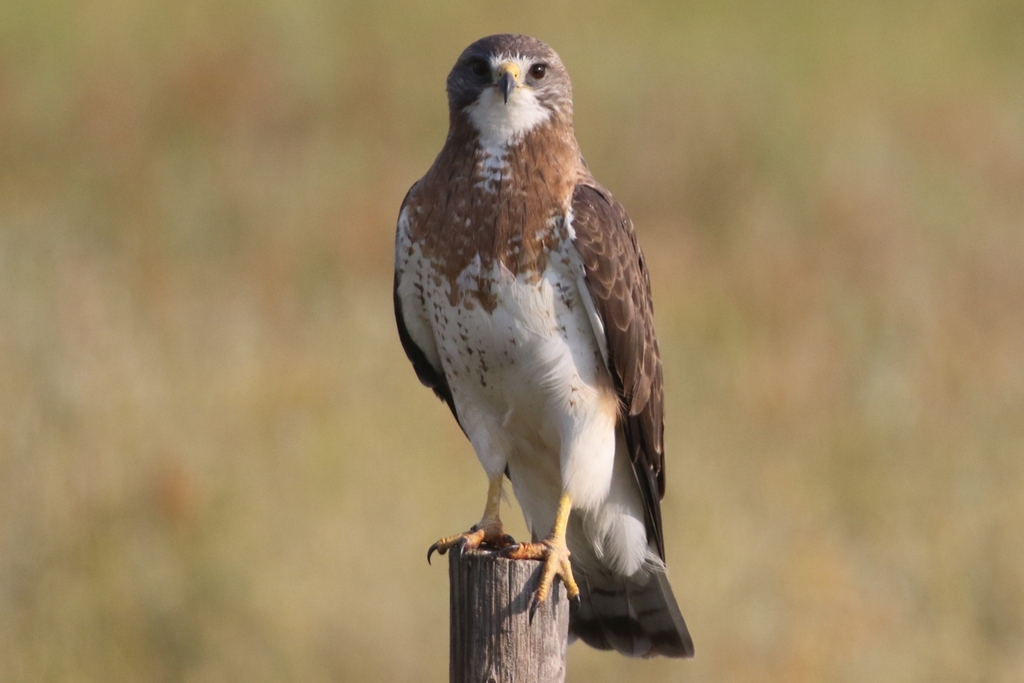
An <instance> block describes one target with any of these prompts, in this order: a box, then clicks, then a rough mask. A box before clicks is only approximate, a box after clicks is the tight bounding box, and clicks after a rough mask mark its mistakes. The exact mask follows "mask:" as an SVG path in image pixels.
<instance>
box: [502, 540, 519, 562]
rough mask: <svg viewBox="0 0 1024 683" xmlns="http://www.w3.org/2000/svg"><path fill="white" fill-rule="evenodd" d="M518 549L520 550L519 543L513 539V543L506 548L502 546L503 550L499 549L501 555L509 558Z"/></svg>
mask: <svg viewBox="0 0 1024 683" xmlns="http://www.w3.org/2000/svg"><path fill="white" fill-rule="evenodd" d="M517 550H519V544H518V543H516V542H515V541H514V540H513V541H512V544H511V545H507V546H505V547H504V548H502V549H501V550H499V551H498V554H499V555H501V556H502V557H505V558H507V557H508V556H509V555H511V554H512V553H514V552H515V551H517Z"/></svg>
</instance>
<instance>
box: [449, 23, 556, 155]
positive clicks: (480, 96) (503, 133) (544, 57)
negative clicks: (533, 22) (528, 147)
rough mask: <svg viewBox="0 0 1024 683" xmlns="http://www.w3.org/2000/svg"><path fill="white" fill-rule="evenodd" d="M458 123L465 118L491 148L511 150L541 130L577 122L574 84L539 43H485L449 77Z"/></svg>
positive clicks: (506, 38) (520, 39)
mask: <svg viewBox="0 0 1024 683" xmlns="http://www.w3.org/2000/svg"><path fill="white" fill-rule="evenodd" d="M448 104H449V108H450V110H451V115H452V119H453V123H455V122H456V120H458V119H459V118H460V117H462V116H466V117H468V119H469V122H470V123H471V124H472V125H473V127H474V128H475V129H476V130H477V132H478V133H479V134H480V137H481V140H482V141H484V142H485V144H488V143H497V144H500V145H504V144H507V143H508V142H509V141H511V140H513V139H515V138H517V137H522V136H523V135H525V134H526V133H528V132H529V131H531V130H533V129H534V128H535V127H537V126H538V125H540V124H542V123H544V122H546V121H548V120H550V119H552V118H554V117H561V118H564V119H566V120H568V121H570V122H571V119H572V84H571V82H570V81H569V74H568V73H567V72H566V70H565V66H564V65H563V64H562V60H561V59H559V57H558V55H557V54H556V53H555V51H554V50H552V49H551V48H550V47H548V46H547V45H545V44H544V43H542V42H541V41H539V40H536V39H535V38H530V37H528V36H518V35H507V34H503V35H496V36H488V37H487V38H481V39H480V40H478V41H476V42H475V43H473V44H472V45H470V46H469V47H467V48H466V49H465V50H464V51H463V53H462V55H460V56H459V59H458V61H456V63H455V66H454V67H453V68H452V70H451V73H449V74H448Z"/></svg>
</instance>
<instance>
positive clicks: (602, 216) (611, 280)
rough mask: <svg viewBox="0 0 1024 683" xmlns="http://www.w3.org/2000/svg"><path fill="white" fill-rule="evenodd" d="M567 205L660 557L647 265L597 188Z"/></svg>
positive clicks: (656, 388)
mask: <svg viewBox="0 0 1024 683" xmlns="http://www.w3.org/2000/svg"><path fill="white" fill-rule="evenodd" d="M572 210H573V218H572V227H573V230H574V231H575V237H574V242H573V244H574V246H575V247H576V251H577V252H578V253H579V254H580V257H581V258H582V260H583V265H584V269H585V272H586V275H585V278H584V280H585V283H586V286H587V290H588V292H589V294H590V297H591V299H592V300H593V305H594V309H595V310H596V312H597V314H598V316H599V317H600V320H601V323H602V324H603V328H604V329H603V332H604V342H605V344H604V348H605V349H606V350H607V355H606V362H607V363H608V369H609V371H610V372H611V374H612V378H613V379H614V381H615V387H616V390H617V391H618V394H619V400H620V401H621V403H622V409H623V425H622V426H623V431H624V433H625V437H626V444H627V446H628V448H629V455H630V459H631V461H632V463H633V471H634V473H635V475H636V478H637V483H638V484H639V485H640V491H641V494H642V496H643V500H644V507H645V511H646V526H647V535H648V538H650V539H653V540H654V541H655V543H656V544H657V547H658V552H659V554H660V555H661V557H662V559H664V557H665V547H664V541H663V539H662V532H661V504H660V501H661V499H662V497H663V496H664V495H665V448H664V417H665V409H664V402H663V399H664V389H663V384H662V382H663V380H662V370H661V354H660V352H659V350H658V340H657V338H656V337H655V334H654V309H653V305H652V302H651V283H650V277H649V275H648V272H647V263H646V261H645V260H644V255H643V252H642V251H641V250H640V245H639V243H638V242H637V239H636V233H635V232H634V231H633V223H632V221H630V220H629V216H627V215H626V211H625V210H624V209H623V208H622V205H621V204H619V203H618V202H617V201H615V199H614V198H613V197H612V196H611V193H609V192H608V191H607V190H605V189H604V188H603V187H601V186H600V185H597V184H596V183H593V184H587V183H584V184H580V185H577V186H576V190H575V192H574V193H573V201H572ZM596 327H597V326H595V328H596ZM595 332H597V333H599V334H600V331H599V330H597V329H595Z"/></svg>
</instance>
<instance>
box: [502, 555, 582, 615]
mask: <svg viewBox="0 0 1024 683" xmlns="http://www.w3.org/2000/svg"><path fill="white" fill-rule="evenodd" d="M501 554H502V556H504V557H507V558H509V559H512V560H541V561H542V562H543V563H544V567H543V569H542V570H541V575H540V585H538V586H537V592H536V593H534V594H533V602H532V603H531V605H530V617H531V618H533V614H534V612H536V611H537V607H538V606H539V605H540V604H541V603H543V602H544V601H545V600H547V599H548V595H549V594H550V593H551V586H552V584H553V583H554V581H555V577H556V576H557V577H559V578H561V579H562V583H564V584H565V592H566V594H567V595H568V597H569V602H570V604H571V605H572V606H573V607H578V606H579V602H580V589H579V587H578V586H577V585H576V579H575V578H573V575H572V564H570V563H569V555H570V553H569V548H568V546H566V545H565V540H564V539H559V538H548V539H545V540H543V541H541V542H540V543H517V544H515V545H513V546H509V547H508V548H505V549H504V550H503V551H502V552H501Z"/></svg>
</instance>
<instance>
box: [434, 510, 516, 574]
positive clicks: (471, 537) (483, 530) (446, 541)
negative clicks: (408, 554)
mask: <svg viewBox="0 0 1024 683" xmlns="http://www.w3.org/2000/svg"><path fill="white" fill-rule="evenodd" d="M509 541H511V542H512V543H515V540H514V539H513V538H512V537H511V536H509V535H508V534H506V533H505V530H504V529H503V528H502V526H501V521H500V520H493V521H482V522H481V523H480V524H474V525H473V526H472V528H471V529H470V530H469V531H466V532H463V533H461V534H455V535H454V536H445V537H444V538H441V539H438V540H437V541H436V542H434V543H433V544H432V545H431V546H430V548H428V549H427V563H428V564H429V563H430V558H431V556H432V555H433V554H434V552H435V551H436V552H437V554H438V555H444V554H445V553H447V552H448V551H449V550H451V549H452V548H457V549H458V551H459V553H463V552H465V551H466V549H467V548H468V549H469V550H476V549H477V548H479V547H480V546H482V545H487V546H492V547H494V548H503V547H505V546H506V545H508V542H509Z"/></svg>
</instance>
